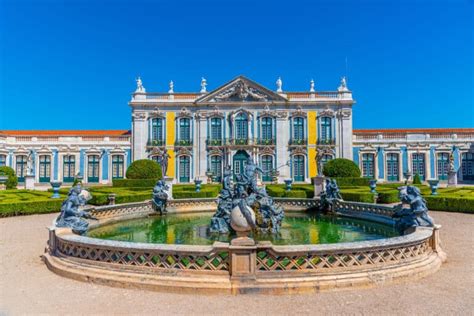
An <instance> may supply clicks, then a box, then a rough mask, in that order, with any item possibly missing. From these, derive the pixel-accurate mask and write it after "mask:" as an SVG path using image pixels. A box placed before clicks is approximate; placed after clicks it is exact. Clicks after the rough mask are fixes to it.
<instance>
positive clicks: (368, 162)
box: [362, 154, 375, 178]
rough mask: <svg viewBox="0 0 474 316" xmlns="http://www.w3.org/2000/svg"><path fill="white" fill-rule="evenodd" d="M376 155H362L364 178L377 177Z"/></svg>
mask: <svg viewBox="0 0 474 316" xmlns="http://www.w3.org/2000/svg"><path fill="white" fill-rule="evenodd" d="M374 167H375V166H374V154H362V176H363V177H366V178H373V177H374V176H375V168H374Z"/></svg>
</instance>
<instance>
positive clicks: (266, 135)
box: [260, 117, 273, 144]
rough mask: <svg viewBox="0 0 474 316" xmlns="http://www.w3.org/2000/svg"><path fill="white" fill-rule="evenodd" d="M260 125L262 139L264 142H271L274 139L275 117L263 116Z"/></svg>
mask: <svg viewBox="0 0 474 316" xmlns="http://www.w3.org/2000/svg"><path fill="white" fill-rule="evenodd" d="M260 125H261V129H260V140H261V141H262V142H263V143H264V144H271V143H272V140H273V119H272V118H271V117H262V119H261V124H260Z"/></svg>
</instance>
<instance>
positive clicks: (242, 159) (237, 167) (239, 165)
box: [233, 150, 250, 179]
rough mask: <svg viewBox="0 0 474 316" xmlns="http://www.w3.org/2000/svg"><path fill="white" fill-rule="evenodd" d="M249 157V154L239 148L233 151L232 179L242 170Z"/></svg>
mask: <svg viewBox="0 0 474 316" xmlns="http://www.w3.org/2000/svg"><path fill="white" fill-rule="evenodd" d="M249 157H250V156H249V154H247V152H246V151H245V150H239V151H237V152H236V153H235V155H234V159H233V167H234V168H233V169H234V179H235V176H236V175H238V174H242V173H243V172H244V168H245V164H246V163H247V159H248V158H249Z"/></svg>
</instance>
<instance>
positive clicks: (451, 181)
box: [448, 171, 458, 187]
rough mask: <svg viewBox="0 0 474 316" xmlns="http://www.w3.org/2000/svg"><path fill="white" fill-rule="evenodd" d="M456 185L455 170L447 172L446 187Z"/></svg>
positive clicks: (456, 175) (456, 176)
mask: <svg viewBox="0 0 474 316" xmlns="http://www.w3.org/2000/svg"><path fill="white" fill-rule="evenodd" d="M457 185H458V173H457V172H456V171H449V172H448V187H456V186H457Z"/></svg>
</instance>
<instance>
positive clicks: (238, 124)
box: [235, 113, 249, 144]
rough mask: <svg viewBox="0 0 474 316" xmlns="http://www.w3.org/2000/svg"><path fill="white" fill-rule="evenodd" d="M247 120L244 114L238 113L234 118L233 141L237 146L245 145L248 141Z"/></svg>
mask: <svg viewBox="0 0 474 316" xmlns="http://www.w3.org/2000/svg"><path fill="white" fill-rule="evenodd" d="M248 124H249V121H248V118H247V115H246V114H245V113H239V114H238V115H237V116H236V117H235V140H236V141H237V143H239V144H246V143H247V140H248V127H249V126H248Z"/></svg>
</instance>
